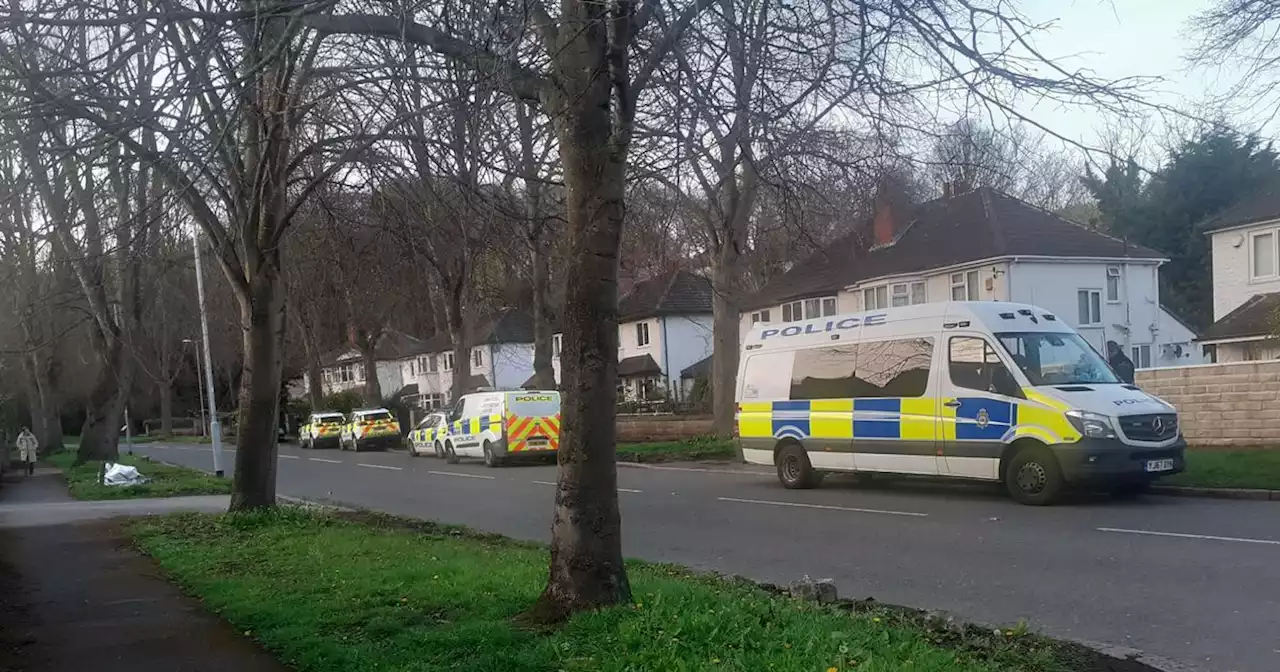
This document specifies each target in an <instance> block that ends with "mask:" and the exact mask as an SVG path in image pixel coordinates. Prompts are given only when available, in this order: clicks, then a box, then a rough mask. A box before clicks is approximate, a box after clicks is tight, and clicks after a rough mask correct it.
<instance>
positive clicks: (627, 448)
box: [618, 437, 737, 462]
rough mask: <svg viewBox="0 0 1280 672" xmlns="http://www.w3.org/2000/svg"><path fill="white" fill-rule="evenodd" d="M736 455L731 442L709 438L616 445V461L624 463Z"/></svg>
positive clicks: (723, 457)
mask: <svg viewBox="0 0 1280 672" xmlns="http://www.w3.org/2000/svg"><path fill="white" fill-rule="evenodd" d="M736 454H737V453H736V451H735V450H734V446H733V441H732V440H728V439H715V438H711V437H698V438H694V439H685V440H684V441H657V442H653V443H620V444H618V459H619V460H622V461H624V462H673V461H679V460H726V459H730V458H732V457H733V456H734V455H736Z"/></svg>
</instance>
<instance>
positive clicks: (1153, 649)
mask: <svg viewBox="0 0 1280 672" xmlns="http://www.w3.org/2000/svg"><path fill="white" fill-rule="evenodd" d="M136 450H137V452H139V453H141V454H145V455H150V456H152V457H154V458H156V459H160V460H164V461H167V462H172V463H176V464H183V465H187V466H192V467H196V468H201V469H205V470H208V469H210V467H211V457H210V450H209V447H208V446H200V445H166V444H149V445H145V446H137V447H136ZM224 450H226V451H227V453H226V454H227V456H228V457H227V459H228V460H230V459H231V457H230V456H231V455H232V452H233V450H234V449H233V447H231V446H228V447H227V448H226V449H224ZM144 471H145V470H144ZM618 478H619V498H620V500H621V507H622V514H623V528H624V534H623V540H624V551H625V552H626V554H627V555H628V556H631V557H638V558H644V559H647V560H653V561H660V562H672V563H678V564H682V565H686V566H690V567H694V568H697V569H701V570H711V571H719V572H724V573H732V574H739V575H742V576H746V577H749V578H752V579H755V580H758V581H767V582H772V583H787V582H789V581H791V580H794V579H797V578H799V577H801V576H804V575H809V576H811V577H814V578H832V579H834V580H835V581H836V584H837V585H838V587H839V589H840V592H841V595H842V596H843V597H851V598H865V597H874V598H875V599H877V600H880V601H883V602H889V603H893V604H901V605H907V606H912V607H919V608H924V609H941V610H945V611H948V612H952V613H955V614H958V615H959V616H961V617H963V618H966V619H970V620H975V621H979V622H986V623H1017V622H1019V621H1025V622H1027V623H1028V624H1030V625H1031V626H1032V627H1033V628H1036V629H1038V630H1040V631H1042V632H1045V633H1047V634H1050V635H1053V636H1057V637H1064V638H1070V639H1076V640H1081V641H1087V642H1093V643H1099V644H1105V645H1110V646H1116V647H1124V648H1132V649H1138V650H1141V651H1146V652H1150V653H1153V654H1158V655H1160V656H1162V657H1164V658H1168V659H1172V660H1174V661H1176V662H1178V663H1181V664H1183V665H1186V666H1189V667H1191V668H1193V669H1201V670H1213V671H1215V672H1232V671H1239V672H1275V671H1276V670H1280V505H1277V504H1276V503H1275V502H1268V501H1248V500H1243V501H1236V500H1216V499H1200V498H1185V497H1160V496H1147V497H1143V498H1139V499H1136V500H1132V501H1117V500H1112V499H1110V498H1106V497H1099V496H1089V495H1081V496H1078V497H1076V498H1074V499H1072V500H1071V501H1069V502H1067V503H1065V504H1063V505H1060V506H1055V507H1048V508H1037V507H1026V506H1021V505H1018V504H1016V503H1014V502H1012V501H1011V500H1009V499H1008V498H1007V497H1006V496H1005V495H1003V494H1002V493H1001V492H1000V490H999V489H998V488H996V487H988V486H981V485H979V486H970V485H955V484H937V483H925V482H917V481H892V482H889V483H884V484H881V483H872V484H870V485H859V484H855V483H854V482H853V481H852V480H851V479H848V478H839V477H833V478H829V479H828V480H827V482H826V483H825V484H824V486H823V487H822V488H820V489H817V490H811V491H789V490H784V489H783V488H782V487H781V486H780V485H778V483H777V480H776V479H775V478H774V476H773V474H772V472H771V471H769V470H765V469H760V468H753V467H745V466H742V465H656V466H654V465H650V466H620V467H619V474H618ZM555 480H556V470H555V467H554V466H511V467H505V468H500V469H489V468H486V467H484V466H483V465H482V464H480V463H479V462H478V461H477V462H468V461H463V462H462V463H461V464H458V465H448V464H445V463H444V462H443V461H441V460H437V459H435V458H431V457H420V458H411V457H409V456H408V455H407V454H405V453H403V452H372V453H359V454H354V453H350V452H341V451H337V450H317V451H307V450H302V449H300V448H298V447H297V446H293V445H288V444H286V445H282V446H281V448H280V461H279V469H278V481H277V484H278V491H279V493H280V494H282V495H288V496H293V497H299V498H304V499H309V500H315V501H324V502H329V503H334V504H345V505H349V506H355V507H362V508H368V509H375V510H381V511H386V512H389V513H393V514H399V515H407V516H416V517H421V518H430V519H434V520H439V521H442V522H448V523H458V524H463V525H469V526H472V527H475V528H478V529H481V530H486V531H491V532H497V533H501V534H505V535H508V536H511V537H515V538H518V539H527V540H534V541H546V540H548V539H549V537H550V528H551V514H552V502H553V497H554V490H555Z"/></svg>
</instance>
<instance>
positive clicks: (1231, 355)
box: [1200, 182, 1280, 363]
mask: <svg viewBox="0 0 1280 672" xmlns="http://www.w3.org/2000/svg"><path fill="white" fill-rule="evenodd" d="M1206 235H1208V236H1209V241H1210V245H1211V246H1212V259H1213V324H1212V325H1210V326H1209V328H1208V329H1206V330H1205V333H1204V335H1203V336H1202V337H1201V339H1200V342H1201V343H1202V344H1204V345H1205V348H1206V349H1207V350H1209V351H1210V352H1211V353H1212V359H1213V361H1215V362H1222V363H1227V362H1246V361H1255V360H1261V359H1277V358H1280V340H1278V339H1277V334H1280V182H1277V183H1276V184H1273V185H1272V186H1271V187H1270V188H1268V189H1264V190H1262V191H1261V192H1259V193H1258V194H1255V195H1254V196H1252V197H1250V198H1247V199H1244V200H1242V201H1240V202H1238V203H1236V204H1235V205H1233V206H1232V207H1230V208H1228V209H1227V210H1226V211H1224V212H1223V213H1222V214H1220V215H1218V216H1217V217H1215V218H1214V219H1213V220H1211V221H1210V222H1209V224H1208V227H1207V233H1206Z"/></svg>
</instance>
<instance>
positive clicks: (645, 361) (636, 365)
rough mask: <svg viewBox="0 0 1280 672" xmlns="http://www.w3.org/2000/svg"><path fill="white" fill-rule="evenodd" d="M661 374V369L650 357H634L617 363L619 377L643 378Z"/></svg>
mask: <svg viewBox="0 0 1280 672" xmlns="http://www.w3.org/2000/svg"><path fill="white" fill-rule="evenodd" d="M658 373H662V367H660V366H658V363H657V362H655V361H654V360H653V356H652V355H636V356H635V357H628V358H626V359H624V360H622V361H620V362H618V375H619V376H643V375H647V374H658Z"/></svg>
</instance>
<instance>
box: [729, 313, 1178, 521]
mask: <svg viewBox="0 0 1280 672" xmlns="http://www.w3.org/2000/svg"><path fill="white" fill-rule="evenodd" d="M737 401H738V415H737V430H738V437H739V439H738V440H739V447H740V449H741V451H742V456H743V458H744V460H745V461H746V462H748V463H751V464H768V465H774V466H775V467H776V469H777V472H778V479H779V480H780V481H781V482H782V484H783V485H784V486H785V487H787V488H811V487H814V486H816V485H818V484H819V482H820V481H821V479H822V476H823V475H824V473H826V472H886V473H895V474H916V475H924V476H941V477H954V478H963V479H978V480H986V481H999V482H1003V483H1004V485H1005V487H1006V488H1007V489H1008V491H1009V494H1010V495H1011V496H1012V497H1013V498H1014V499H1015V500H1017V501H1019V502H1022V503H1024V504H1036V505H1043V504H1049V503H1052V502H1053V501H1055V500H1056V499H1057V498H1058V497H1059V495H1060V494H1061V493H1062V491H1063V490H1064V487H1065V486H1067V485H1073V484H1087V485H1104V486H1107V487H1109V488H1110V489H1111V490H1112V491H1113V492H1114V493H1115V494H1117V495H1132V494H1136V493H1138V492H1141V491H1142V490H1143V489H1144V488H1145V487H1146V486H1147V485H1149V484H1150V483H1151V482H1153V481H1155V480H1156V479H1157V478H1159V477H1161V476H1167V475H1171V474H1176V473H1178V472H1181V471H1182V470H1183V468H1184V462H1183V452H1184V449H1185V447H1186V442H1185V440H1184V439H1183V438H1182V435H1181V432H1180V431H1179V426H1178V415H1177V412H1176V411H1175V410H1174V408H1173V407H1172V406H1170V405H1169V404H1167V403H1165V402H1164V401H1161V400H1160V399H1158V398H1156V397H1154V396H1152V395H1149V394H1147V393H1145V392H1143V391H1142V390H1140V389H1138V388H1137V387H1135V386H1133V385H1127V384H1125V383H1123V382H1122V381H1121V380H1120V379H1119V378H1117V377H1116V375H1115V373H1114V372H1113V371H1112V370H1111V368H1110V367H1109V366H1108V365H1107V363H1106V361H1105V360H1104V359H1103V358H1102V357H1101V356H1100V355H1099V354H1098V352H1097V351H1096V350H1094V348H1093V347H1092V346H1091V345H1089V343H1088V342H1087V341H1085V340H1084V339H1083V338H1082V337H1081V336H1080V335H1079V334H1077V333H1076V332H1075V331H1074V330H1072V329H1071V327H1069V326H1067V325H1066V324H1064V323H1063V322H1062V321H1061V320H1059V319H1058V318H1057V317H1056V316H1055V315H1053V314H1052V313H1050V312H1049V311H1046V310H1044V309H1042V308H1038V307H1036V306H1031V305H1024V304H1014V303H1002V302H953V303H930V304H922V305H917V306H911V307H906V308H894V309H889V310H883V311H874V312H866V313H856V314H850V315H837V316H829V317H825V318H819V319H812V320H806V321H803V322H792V323H787V324H783V325H779V324H761V325H757V326H756V327H754V328H753V329H752V330H751V331H750V332H749V333H748V334H747V337H746V339H745V341H744V343H743V351H742V358H741V363H740V365H739V370H738V389H737Z"/></svg>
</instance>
